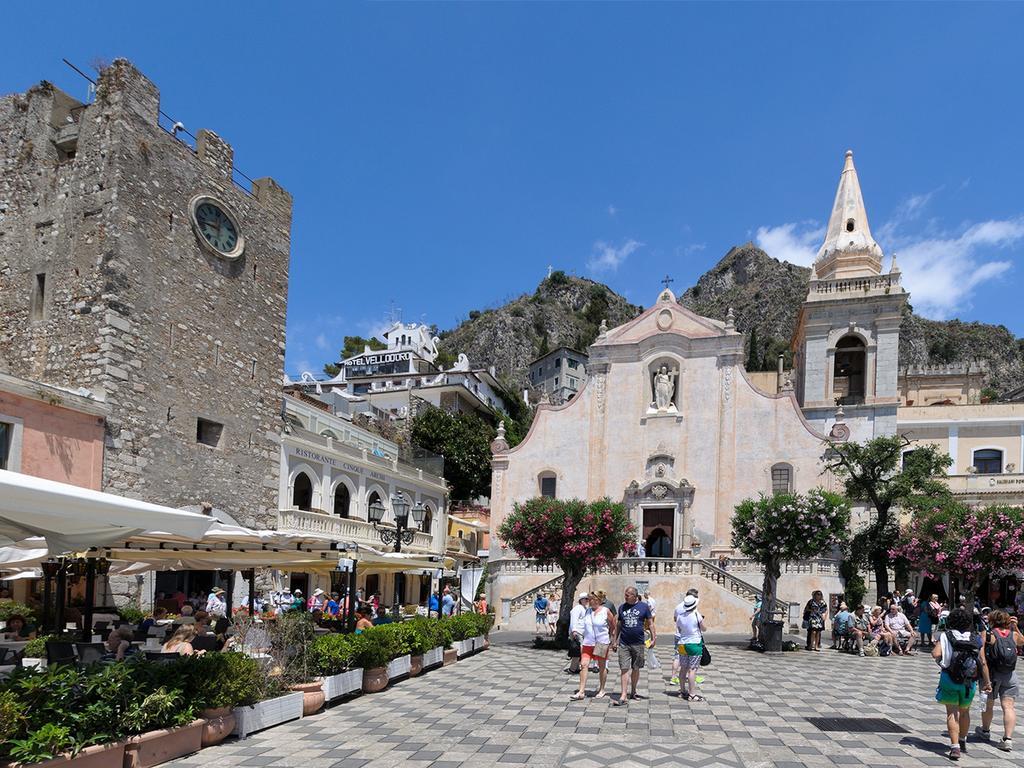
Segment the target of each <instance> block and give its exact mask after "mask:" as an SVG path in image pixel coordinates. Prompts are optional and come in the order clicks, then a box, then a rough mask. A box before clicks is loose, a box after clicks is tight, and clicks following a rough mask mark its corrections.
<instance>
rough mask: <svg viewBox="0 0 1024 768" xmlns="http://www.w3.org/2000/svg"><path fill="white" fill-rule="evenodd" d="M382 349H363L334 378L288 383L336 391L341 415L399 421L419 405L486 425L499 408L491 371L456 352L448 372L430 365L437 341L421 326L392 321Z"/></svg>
mask: <svg viewBox="0 0 1024 768" xmlns="http://www.w3.org/2000/svg"><path fill="white" fill-rule="evenodd" d="M381 336H382V337H383V338H384V339H385V340H386V341H387V348H385V349H381V350H371V349H370V348H369V347H366V348H364V349H363V351H362V352H360V353H359V354H357V355H353V356H352V357H350V358H348V359H347V360H343V361H342V364H341V370H340V371H339V372H338V375H337V376H335V377H334V378H333V379H328V380H326V381H319V380H317V379H316V378H315V377H314V376H313V375H312V374H308V373H304V374H303V375H302V377H301V379H300V380H299V381H298V382H292V381H288V382H286V383H287V384H288V385H294V386H299V387H304V388H307V389H309V388H315V390H316V392H317V393H325V392H335V393H337V394H338V395H340V396H341V397H342V398H344V399H345V400H346V401H347V402H346V403H345V404H339V407H341V408H342V409H343V410H345V412H346V413H349V414H351V413H366V414H367V415H369V416H371V417H372V418H375V419H378V420H384V421H404V420H405V419H408V418H411V417H413V416H415V415H416V410H417V408H419V407H420V406H421V405H422V404H423V403H426V404H428V405H432V406H434V407H436V408H441V409H443V410H446V411H449V412H452V413H466V412H469V413H476V414H478V415H480V416H482V417H483V418H485V419H487V420H488V421H491V422H496V420H497V414H498V411H499V410H500V409H502V407H503V402H502V399H501V396H500V395H499V394H498V390H499V384H498V380H497V378H496V377H495V373H494V369H493V368H472V367H471V366H470V364H469V359H468V358H467V357H466V356H465V355H463V354H460V355H459V356H458V360H457V362H456V363H455V364H454V365H453V366H451V368H449V369H448V370H444V369H442V368H440V367H438V366H437V365H436V364H435V360H436V359H437V355H438V350H437V345H438V343H439V340H438V338H437V337H436V336H433V335H431V333H430V329H429V327H428V326H426V325H422V324H418V323H402V322H395V323H394V324H392V326H391V327H390V328H388V330H386V331H385V332H384V333H382V334H381Z"/></svg>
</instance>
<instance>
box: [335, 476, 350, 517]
mask: <svg viewBox="0 0 1024 768" xmlns="http://www.w3.org/2000/svg"><path fill="white" fill-rule="evenodd" d="M351 502H352V496H351V494H350V493H349V490H348V486H347V485H345V484H344V483H338V487H337V488H335V489H334V514H336V515H337V516H338V517H348V511H349V505H350V504H351Z"/></svg>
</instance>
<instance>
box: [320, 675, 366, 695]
mask: <svg viewBox="0 0 1024 768" xmlns="http://www.w3.org/2000/svg"><path fill="white" fill-rule="evenodd" d="M322 680H323V684H324V698H325V699H326V700H327V701H334V700H335V699H340V698H341V697H342V696H347V695H348V694H350V693H356V692H358V691H361V690H362V689H363V669H362V667H360V668H359V669H350V670H349V671H348V672H342V673H341V674H340V675H330V676H329V677H324V678H322Z"/></svg>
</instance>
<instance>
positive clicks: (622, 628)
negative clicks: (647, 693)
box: [612, 587, 658, 707]
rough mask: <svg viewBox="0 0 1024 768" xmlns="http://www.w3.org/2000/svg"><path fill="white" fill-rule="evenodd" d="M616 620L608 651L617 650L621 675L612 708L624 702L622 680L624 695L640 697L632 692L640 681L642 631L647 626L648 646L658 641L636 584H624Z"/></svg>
mask: <svg viewBox="0 0 1024 768" xmlns="http://www.w3.org/2000/svg"><path fill="white" fill-rule="evenodd" d="M617 618H618V620H617V621H616V622H615V634H614V635H613V636H612V650H613V651H615V652H617V653H618V657H619V673H620V676H621V678H622V680H621V682H622V691H621V693H620V695H619V698H618V699H617V700H614V701H612V704H613V705H614V706H616V707H620V706H622V705H623V704H625V703H626V700H627V693H626V683H627V682H628V683H629V693H628V698H630V699H639V698H642V697H641V696H640V694H638V693H637V691H636V686H637V683H639V682H640V670H641V669H643V668H644V658H645V651H646V650H647V649H646V646H645V643H644V632H645V630H646V628H647V627H648V626H649V627H650V629H651V648H653V647H654V646H655V644H656V643H657V641H658V636H657V633H656V631H655V629H654V616H653V615H651V608H650V606H649V605H648V604H647V603H643V602H641V601H640V596H639V595H638V594H637V591H636V587H627V588H626V593H625V595H624V602H623V603H622V605H620V606H619V614H618V617H617Z"/></svg>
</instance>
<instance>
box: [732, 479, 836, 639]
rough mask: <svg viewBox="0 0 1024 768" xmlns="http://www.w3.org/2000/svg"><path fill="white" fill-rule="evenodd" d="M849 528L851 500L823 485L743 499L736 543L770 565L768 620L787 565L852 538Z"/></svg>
mask: <svg viewBox="0 0 1024 768" xmlns="http://www.w3.org/2000/svg"><path fill="white" fill-rule="evenodd" d="M849 531H850V504H849V502H848V501H847V500H846V499H845V498H844V497H842V496H840V495H838V494H835V493H829V492H828V491H825V490H822V489H820V488H818V489H815V490H813V491H811V492H809V493H808V494H807V495H806V496H802V495H799V494H789V493H778V494H775V495H774V496H761V498H759V499H745V500H744V501H742V502H740V504H739V505H738V506H737V507H736V513H735V515H734V516H733V519H732V545H733V547H735V548H736V549H738V550H739V551H740V552H742V553H743V554H744V555H746V556H747V557H749V558H750V559H752V560H754V561H756V562H758V563H760V564H761V565H763V566H764V599H763V600H762V602H761V616H760V620H761V622H762V623H764V622H765V621H768V620H769V619H771V617H772V615H773V613H774V611H775V604H776V600H777V595H778V583H779V576H781V575H782V564H783V563H784V562H787V561H789V560H807V559H809V558H813V557H820V556H821V555H823V554H826V553H828V552H830V551H832V550H833V549H834V548H835V547H836V546H838V545H840V544H842V543H843V542H844V541H846V539H847V537H848V536H849Z"/></svg>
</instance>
